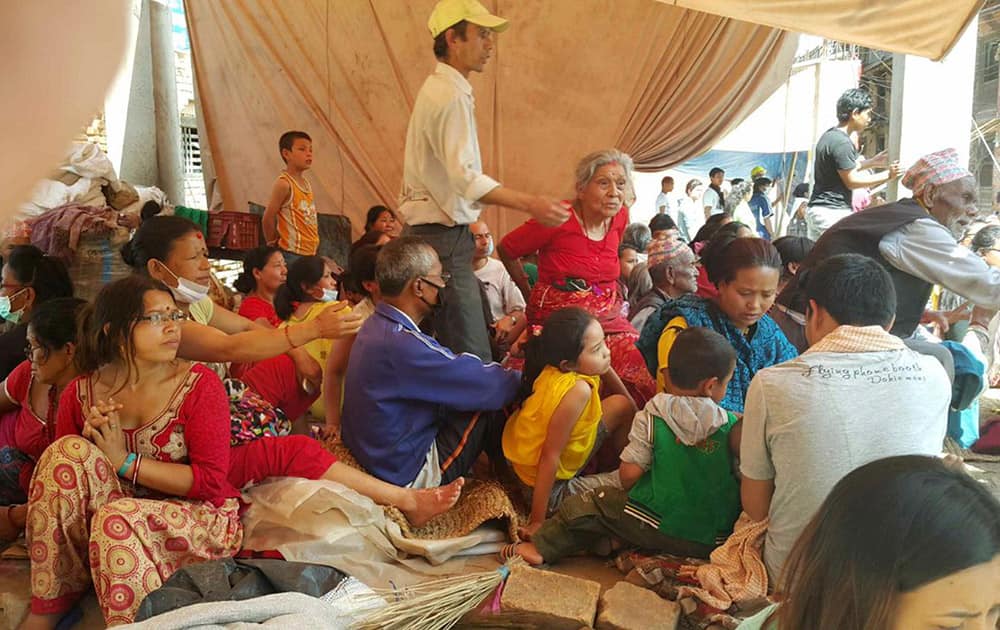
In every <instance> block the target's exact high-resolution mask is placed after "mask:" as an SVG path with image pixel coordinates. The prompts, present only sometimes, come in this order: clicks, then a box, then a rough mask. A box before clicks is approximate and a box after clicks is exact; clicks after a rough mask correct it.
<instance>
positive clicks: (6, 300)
mask: <svg viewBox="0 0 1000 630" xmlns="http://www.w3.org/2000/svg"><path fill="white" fill-rule="evenodd" d="M25 290H26V289H21V290H20V291H17V292H15V293H14V295H11V296H6V295H0V317H2V318H3V319H5V320H7V321H8V322H10V323H11V324H14V325H15V326H16V325H17V324H18V323H20V322H21V317H23V316H24V308H21V309H20V310H17V311H14V312H13V313H12V312H11V310H10V298H12V297H17V296H18V295H20V294H21V293H24V291H25Z"/></svg>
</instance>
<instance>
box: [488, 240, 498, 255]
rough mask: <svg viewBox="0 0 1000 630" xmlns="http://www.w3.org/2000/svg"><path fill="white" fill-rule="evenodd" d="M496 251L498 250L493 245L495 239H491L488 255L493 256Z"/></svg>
mask: <svg viewBox="0 0 1000 630" xmlns="http://www.w3.org/2000/svg"><path fill="white" fill-rule="evenodd" d="M494 250H496V245H494V244H493V239H492V238H491V239H490V240H489V243H488V244H487V245H486V255H487V256H492V255H493V252H494Z"/></svg>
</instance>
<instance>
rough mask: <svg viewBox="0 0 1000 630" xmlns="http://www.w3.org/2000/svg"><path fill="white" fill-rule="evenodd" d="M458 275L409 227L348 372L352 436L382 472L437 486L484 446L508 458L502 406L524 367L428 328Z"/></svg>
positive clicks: (346, 419) (389, 248)
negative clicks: (459, 348)
mask: <svg viewBox="0 0 1000 630" xmlns="http://www.w3.org/2000/svg"><path fill="white" fill-rule="evenodd" d="M450 279H451V276H450V275H449V274H448V273H447V272H445V271H442V268H441V261H440V260H438V257H437V254H436V253H435V252H434V249H433V248H432V247H431V246H430V245H429V244H428V243H426V242H425V241H423V240H422V239H419V238H416V237H412V236H404V237H402V238H398V239H395V240H393V241H391V242H390V243H388V244H387V245H385V246H384V247H383V248H382V251H381V252H379V255H378V261H377V263H376V265H375V280H376V281H377V282H378V285H379V290H380V292H381V295H382V300H381V301H380V302H379V303H378V305H377V306H376V307H375V313H374V314H373V315H372V316H371V317H369V318H368V320H367V321H366V322H365V323H364V325H363V326H362V327H361V330H360V331H359V332H358V336H357V338H356V340H355V341H354V346H353V347H352V349H351V357H350V359H349V361H348V364H347V374H346V377H345V379H344V412H343V419H342V421H341V427H342V434H343V437H344V443H345V444H346V445H347V447H348V448H349V449H350V451H351V453H352V454H353V455H354V456H355V457H356V458H357V460H358V461H359V462H360V463H361V464H362V465H363V466H364V467H365V469H366V470H368V472H370V473H371V474H373V475H375V476H376V477H378V478H380V479H383V480H385V481H388V482H390V483H393V484H396V485H399V486H409V487H414V488H429V487H435V486H439V485H442V484H447V483H450V482H452V481H454V480H455V479H458V478H459V477H461V476H463V475H465V474H466V473H467V472H468V471H469V469H470V468H471V467H472V464H473V462H475V460H476V458H477V457H478V456H479V454H480V453H482V452H484V451H485V452H486V454H487V455H488V456H489V457H490V462H491V463H492V464H494V466H501V467H502V466H503V462H504V459H503V453H502V451H501V448H500V437H501V435H502V433H503V426H504V420H505V417H504V414H503V413H502V412H500V411H498V410H500V409H502V408H503V407H504V406H505V405H507V404H508V403H510V402H511V401H512V400H513V399H514V397H515V396H516V395H517V392H518V389H519V388H520V383H521V374H520V373H519V372H517V371H516V370H508V369H506V368H503V367H501V366H500V365H499V364H497V363H486V364H484V363H483V362H482V361H481V360H480V359H479V358H478V357H476V356H475V355H471V354H464V353H462V354H455V353H453V352H452V351H451V350H449V349H447V348H445V347H444V346H442V345H441V344H439V343H438V342H437V341H436V340H435V339H434V338H432V337H430V336H429V335H426V334H424V333H423V332H421V331H420V328H419V327H420V323H421V322H422V321H424V320H425V319H427V318H428V317H429V316H430V315H431V314H432V313H433V312H434V311H435V310H437V309H438V308H439V307H440V304H441V295H442V293H443V291H444V289H445V287H446V286H447V285H448V281H449V280H450Z"/></svg>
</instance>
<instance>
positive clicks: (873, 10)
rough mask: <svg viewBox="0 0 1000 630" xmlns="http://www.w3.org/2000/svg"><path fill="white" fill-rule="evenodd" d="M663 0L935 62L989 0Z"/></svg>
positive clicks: (949, 48) (679, 5)
mask: <svg viewBox="0 0 1000 630" xmlns="http://www.w3.org/2000/svg"><path fill="white" fill-rule="evenodd" d="M658 1H659V2H663V3H665V4H669V5H672V6H677V7H685V8H688V9H695V10H697V11H704V12H706V13H713V14H715V15H721V16H723V17H730V18H736V19H738V20H746V21H748V22H753V23H755V24H763V25H765V26H773V27H775V28H780V29H785V30H789V31H797V32H799V33H809V34H811V35H822V36H823V37H825V38H827V39H835V40H838V41H842V42H849V43H851V44H858V45H860V46H867V47H868V48H876V49H878V50H888V51H891V52H900V53H909V54H912V55H920V56H921V57H928V58H930V59H932V60H934V61H938V60H939V59H941V57H944V56H945V54H946V53H947V52H948V51H949V50H951V47H952V46H954V45H955V42H957V41H958V38H959V37H960V36H961V34H962V31H964V30H965V27H966V26H967V25H968V24H969V22H971V21H972V18H973V17H974V16H975V15H976V14H977V13H979V10H980V9H981V8H982V6H983V3H984V0H658Z"/></svg>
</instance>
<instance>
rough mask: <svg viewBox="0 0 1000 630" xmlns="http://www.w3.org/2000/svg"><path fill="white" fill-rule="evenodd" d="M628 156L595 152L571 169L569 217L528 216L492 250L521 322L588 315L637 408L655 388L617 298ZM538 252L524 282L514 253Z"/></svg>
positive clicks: (626, 220)
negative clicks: (516, 295)
mask: <svg viewBox="0 0 1000 630" xmlns="http://www.w3.org/2000/svg"><path fill="white" fill-rule="evenodd" d="M631 176H632V158H630V157H629V156H628V155H626V154H625V153H622V152H621V151H618V150H616V149H606V150H603V151H597V152H595V153H591V154H590V155H588V156H586V157H585V158H583V159H582V160H581V161H580V163H579V164H578V165H577V168H576V186H575V190H574V194H573V197H572V198H571V199H568V200H566V201H564V202H563V203H564V204H565V206H566V208H567V209H568V210H570V218H569V220H568V221H566V223H564V224H562V225H560V226H558V227H546V226H544V225H542V224H540V223H538V222H537V221H535V220H529V221H527V222H525V223H524V224H523V225H522V226H521V227H519V228H517V229H515V230H514V231H513V232H511V233H509V234H507V236H505V237H504V238H503V240H502V241H501V242H500V247H499V248H498V250H499V254H500V260H502V261H503V263H504V265H505V266H506V267H507V270H508V271H509V272H510V275H511V277H512V278H513V279H514V282H515V283H516V284H517V286H518V287H520V289H521V292H522V293H524V295H525V299H526V300H527V302H528V308H527V316H528V322H529V324H533V325H540V324H541V323H542V322H544V321H545V319H546V317H548V316H549V315H551V314H552V313H554V312H555V311H557V310H559V309H561V308H565V307H567V306H578V307H581V308H584V309H586V310H587V311H589V312H590V313H592V314H593V315H594V317H596V318H597V319H598V320H599V321H600V322H601V325H602V327H603V328H604V334H605V336H606V341H607V344H608V347H609V348H610V350H611V366H612V368H614V370H615V372H617V373H618V376H620V377H621V379H622V381H623V382H624V383H625V386H626V387H627V388H628V390H629V393H630V394H631V395H632V397H633V398H634V399H635V402H636V404H637V405H639V406H640V407H641V406H642V405H643V404H645V402H646V400H648V399H649V398H650V397H652V396H653V395H654V394H655V393H656V385H655V383H653V381H652V379H651V378H650V375H649V372H648V371H647V370H646V369H645V367H644V363H643V360H642V356H641V355H640V354H639V352H638V351H637V350H636V348H635V345H634V344H635V341H636V340H637V339H638V334H637V333H636V331H635V329H634V328H632V325H631V324H629V322H628V319H626V313H625V304H624V296H622V295H621V291H620V290H619V288H618V287H617V283H616V281H617V280H618V276H619V274H620V267H619V264H618V247H619V245H621V242H622V236H623V234H624V233H625V229H626V227H627V226H628V224H629V217H628V209H627V208H626V207H625V197H626V192H627V190H628V187H629V182H630V179H631ZM530 254H537V255H538V282H537V283H535V286H534V288H529V286H528V277H527V275H525V273H524V269H523V267H522V266H521V262H520V260H519V259H520V258H521V257H523V256H527V255H530Z"/></svg>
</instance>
